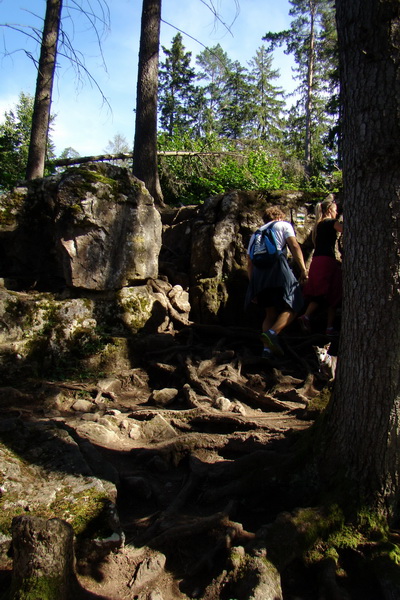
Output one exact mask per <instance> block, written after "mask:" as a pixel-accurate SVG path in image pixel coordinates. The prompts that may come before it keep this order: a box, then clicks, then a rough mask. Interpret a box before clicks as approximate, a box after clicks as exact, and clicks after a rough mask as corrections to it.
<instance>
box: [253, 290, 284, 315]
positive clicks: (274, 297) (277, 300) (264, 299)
mask: <svg viewBox="0 0 400 600" xmlns="http://www.w3.org/2000/svg"><path fill="white" fill-rule="evenodd" d="M283 294H284V289H283V287H276V288H266V289H265V290H262V292H260V293H259V294H257V299H256V301H257V304H258V306H260V307H261V308H269V307H271V306H274V307H275V308H276V310H277V311H278V312H283V311H286V310H291V308H290V306H289V305H288V304H287V303H286V302H285V301H284V299H283Z"/></svg>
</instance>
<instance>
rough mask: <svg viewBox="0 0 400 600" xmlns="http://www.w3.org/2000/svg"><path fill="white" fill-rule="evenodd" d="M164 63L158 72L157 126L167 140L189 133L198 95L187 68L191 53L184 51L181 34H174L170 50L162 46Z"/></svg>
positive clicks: (190, 68)
mask: <svg viewBox="0 0 400 600" xmlns="http://www.w3.org/2000/svg"><path fill="white" fill-rule="evenodd" d="M162 49H163V52H164V54H165V61H164V62H161V64H160V70H159V80H160V85H159V111H160V123H161V127H162V129H163V130H164V131H166V132H167V133H168V134H169V135H170V136H171V137H172V135H173V134H174V132H175V133H178V134H183V133H187V132H188V131H190V129H191V127H192V126H193V125H194V123H195V120H196V119H195V112H196V107H198V104H199V102H201V94H199V91H198V89H197V88H196V86H195V85H194V81H195V79H196V73H195V70H194V69H193V68H192V67H191V66H190V63H191V57H192V53H191V52H186V51H185V47H184V45H183V42H182V35H181V34H180V33H177V34H176V35H175V37H174V38H173V40H172V45H171V49H167V48H165V47H164V46H162Z"/></svg>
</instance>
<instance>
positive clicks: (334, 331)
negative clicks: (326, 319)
mask: <svg viewBox="0 0 400 600" xmlns="http://www.w3.org/2000/svg"><path fill="white" fill-rule="evenodd" d="M325 334H326V335H327V336H329V337H336V336H338V335H339V332H338V331H337V329H335V328H334V327H327V329H326V332H325Z"/></svg>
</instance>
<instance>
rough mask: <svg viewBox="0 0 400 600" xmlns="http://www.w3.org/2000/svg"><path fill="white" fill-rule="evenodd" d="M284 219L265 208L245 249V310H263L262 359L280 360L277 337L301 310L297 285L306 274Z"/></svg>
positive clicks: (277, 211)
mask: <svg viewBox="0 0 400 600" xmlns="http://www.w3.org/2000/svg"><path fill="white" fill-rule="evenodd" d="M285 219H286V215H285V213H284V212H283V211H282V209H281V208H280V207H279V206H272V207H270V208H267V210H266V211H265V213H264V216H263V221H264V225H263V226H262V227H260V229H258V230H257V231H256V232H255V233H253V235H252V236H251V238H250V242H249V245H248V248H247V272H248V276H249V285H248V289H247V294H246V301H245V306H246V307H247V306H248V305H249V304H250V302H255V303H257V304H258V305H259V306H260V307H261V308H264V309H265V317H264V320H263V323H262V333H261V338H262V341H263V344H264V349H263V356H264V357H265V358H270V357H272V356H273V355H277V356H283V354H284V352H283V349H282V346H281V344H280V342H279V339H278V336H279V334H280V333H281V331H282V330H283V329H284V328H285V327H287V325H289V323H291V322H292V321H293V319H294V318H295V317H296V315H297V313H298V312H299V311H300V310H301V309H302V307H303V294H302V291H301V287H300V283H303V282H304V281H306V279H307V270H306V266H305V264H304V258H303V253H302V251H301V248H300V245H299V243H298V241H297V239H296V235H295V232H294V229H293V226H292V225H291V224H290V223H288V222H287V221H286V220H285ZM287 248H289V250H290V252H291V254H292V256H293V258H294V260H295V262H296V263H297V265H298V267H299V270H300V277H299V281H298V280H297V279H296V277H295V276H294V274H293V272H292V270H291V268H290V267H289V264H288V261H287Z"/></svg>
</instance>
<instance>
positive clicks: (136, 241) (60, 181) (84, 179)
mask: <svg viewBox="0 0 400 600" xmlns="http://www.w3.org/2000/svg"><path fill="white" fill-rule="evenodd" d="M22 190H23V188H22ZM24 191H25V202H24V209H23V210H22V212H21V213H20V214H19V217H18V226H17V227H16V228H15V230H14V231H13V232H11V231H7V245H6V244H4V248H3V251H4V254H5V256H6V257H7V256H10V260H5V261H4V266H3V267H2V268H3V269H4V271H5V272H3V273H1V274H0V276H1V275H2V276H3V277H4V276H5V277H9V278H14V279H16V280H17V281H19V282H20V285H21V287H26V285H29V284H30V285H33V284H35V285H36V287H39V288H42V289H49V288H50V287H51V286H53V287H54V284H56V285H58V287H63V286H64V285H67V286H69V287H72V288H79V289H83V290H96V291H104V290H115V289H120V288H122V287H124V286H126V285H132V284H135V282H141V281H144V280H146V279H147V278H149V277H157V274H158V255H159V252H160V247H161V218H160V214H159V212H158V211H157V209H156V208H155V206H154V202H153V199H152V197H151V196H150V194H149V192H148V191H147V190H146V188H145V186H144V184H143V183H142V182H141V181H139V180H138V179H136V178H135V177H134V176H133V175H132V174H131V173H130V172H129V171H128V170H127V169H124V168H120V167H116V166H113V165H110V164H104V163H100V164H88V165H84V166H81V167H79V168H78V167H75V168H70V169H68V170H67V171H65V172H63V173H61V174H57V175H54V176H52V177H48V178H45V179H40V180H35V181H33V182H30V183H29V184H28V186H27V187H26V189H25V190H24ZM14 193H15V192H14ZM21 193H22V191H21V188H19V195H20V196H21Z"/></svg>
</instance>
